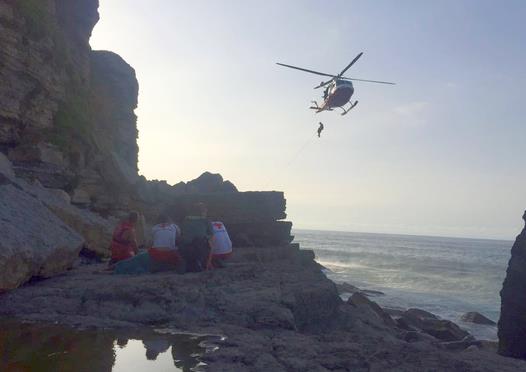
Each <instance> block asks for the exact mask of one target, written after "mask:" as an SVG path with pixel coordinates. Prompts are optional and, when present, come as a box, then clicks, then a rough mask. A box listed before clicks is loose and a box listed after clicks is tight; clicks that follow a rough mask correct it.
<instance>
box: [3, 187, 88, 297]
mask: <svg viewBox="0 0 526 372" xmlns="http://www.w3.org/2000/svg"><path fill="white" fill-rule="evenodd" d="M0 220H2V223H1V224H0V236H1V239H0V291H5V290H9V289H13V288H16V287H18V286H20V285H21V284H22V283H24V282H26V281H28V280H29V279H31V277H34V276H37V277H50V276H52V275H55V274H58V273H61V272H63V271H64V270H66V269H68V268H69V267H71V265H72V264H73V262H74V261H75V259H76V258H77V256H78V253H79V251H80V249H81V248H82V245H83V244H84V239H83V238H82V237H81V236H80V235H79V234H77V233H76V232H75V231H73V230H72V229H71V228H70V227H69V226H67V225H66V224H64V223H63V222H62V221H61V220H60V219H59V218H58V217H57V216H55V215H54V214H53V213H52V212H51V211H50V210H49V209H48V208H46V206H44V204H43V203H41V202H40V201H39V200H38V199H37V198H35V197H33V196H31V195H29V194H28V193H26V192H24V191H23V190H21V189H20V188H18V187H16V185H15V184H13V183H4V184H2V185H0Z"/></svg>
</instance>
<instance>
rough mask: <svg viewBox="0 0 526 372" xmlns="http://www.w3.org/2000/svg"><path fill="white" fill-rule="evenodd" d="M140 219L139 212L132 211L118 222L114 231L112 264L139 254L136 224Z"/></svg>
mask: <svg viewBox="0 0 526 372" xmlns="http://www.w3.org/2000/svg"><path fill="white" fill-rule="evenodd" d="M138 219H139V214H138V213H137V212H130V214H129V215H128V217H127V218H126V219H125V220H124V221H122V222H121V223H120V224H118V225H117V227H116V228H115V230H114V231H113V237H112V240H111V260H110V265H112V264H114V263H116V262H118V261H122V260H125V259H127V258H131V257H133V256H135V255H136V254H137V251H138V248H137V237H136V235H135V225H136V224H137V220H138Z"/></svg>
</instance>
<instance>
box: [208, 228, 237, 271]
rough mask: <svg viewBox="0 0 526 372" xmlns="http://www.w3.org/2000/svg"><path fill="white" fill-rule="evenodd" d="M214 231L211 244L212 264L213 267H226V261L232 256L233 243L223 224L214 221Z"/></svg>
mask: <svg viewBox="0 0 526 372" xmlns="http://www.w3.org/2000/svg"><path fill="white" fill-rule="evenodd" d="M212 229H213V232H214V238H213V239H212V242H211V246H212V251H211V253H212V254H211V256H210V258H211V262H210V263H211V266H212V267H224V261H225V260H226V259H228V258H229V257H230V256H231V255H232V241H231V240H230V236H229V235H228V231H227V230H226V227H225V224H224V223H223V222H221V221H213V222H212Z"/></svg>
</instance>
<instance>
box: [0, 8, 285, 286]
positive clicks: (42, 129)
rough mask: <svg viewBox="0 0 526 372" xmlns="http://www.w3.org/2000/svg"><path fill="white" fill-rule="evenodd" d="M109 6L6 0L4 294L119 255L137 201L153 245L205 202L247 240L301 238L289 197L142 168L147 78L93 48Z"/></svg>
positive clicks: (0, 176)
mask: <svg viewBox="0 0 526 372" xmlns="http://www.w3.org/2000/svg"><path fill="white" fill-rule="evenodd" d="M97 9H98V0H19V1H14V0H0V57H1V58H0V81H1V84H0V180H1V182H0V193H1V195H0V198H1V200H2V203H3V204H2V206H3V209H2V211H1V213H2V218H3V223H2V224H1V225H0V234H1V235H2V236H4V237H6V238H4V240H3V242H2V243H1V245H0V291H1V290H5V289H9V288H13V287H16V286H18V285H20V284H21V283H23V282H25V281H27V280H29V279H30V278H31V277H33V276H39V277H47V276H51V275H54V274H56V273H59V272H62V271H63V270H65V269H67V268H68V267H70V266H71V265H72V263H73V261H74V259H75V257H77V255H78V253H79V251H80V250H81V249H82V248H86V249H88V250H90V251H92V252H95V253H96V254H97V255H100V256H107V255H108V254H109V242H110V237H111V231H112V227H113V226H114V225H115V223H116V221H117V219H119V218H121V217H122V216H123V215H125V214H126V213H127V212H128V211H129V210H131V209H133V210H138V211H139V212H141V213H142V214H143V215H144V217H145V219H143V221H145V223H144V224H141V228H140V229H139V230H140V235H141V243H142V244H147V243H148V239H147V236H146V235H147V234H145V233H144V231H145V229H146V228H147V226H148V224H149V223H151V222H152V221H154V220H155V219H156V218H157V216H158V215H159V214H160V213H161V212H167V213H169V214H172V215H173V216H174V217H178V216H180V214H181V213H184V212H185V211H186V210H187V209H188V206H189V205H190V204H192V203H195V202H196V201H204V202H206V203H208V204H209V206H210V212H211V217H212V218H214V219H219V220H222V221H223V222H224V223H225V224H226V225H227V227H228V228H229V230H230V232H231V234H232V236H233V238H234V239H233V240H234V244H236V245H240V244H243V245H269V244H274V245H275V244H286V243H288V242H290V240H291V239H292V238H291V236H290V229H291V223H289V222H282V221H279V220H282V219H284V218H285V199H284V196H283V193H278V192H271V193H263V192H259V193H251V192H248V193H243V192H238V190H237V189H236V187H235V186H234V185H233V184H232V183H231V182H229V181H225V180H223V178H222V177H221V175H218V174H211V173H208V172H205V173H203V174H202V175H201V176H200V177H199V178H197V179H195V180H193V181H190V182H187V183H184V182H180V183H178V184H177V185H175V186H171V185H168V184H167V183H166V182H164V181H148V180H146V179H145V178H144V177H142V176H139V175H138V169H137V160H138V146H137V136H138V131H137V124H136V121H137V117H136V115H135V113H134V110H135V108H136V107H137V97H138V90H139V85H138V82H137V79H136V77H135V71H134V70H133V68H132V67H131V66H129V65H128V64H127V63H126V62H125V61H124V60H123V59H122V58H121V57H120V56H118V55H116V54H114V53H112V52H107V51H92V50H91V48H90V45H89V38H90V35H91V32H92V29H93V27H94V26H95V24H96V23H97V21H98V19H99V15H98V11H97ZM57 229H58V230H57ZM33 230H37V231H36V232H35V233H33V235H32V236H31V237H29V235H31V234H30V232H31V231H33ZM51 231H55V232H56V233H53V234H49V232H51ZM14 263H16V265H15V264H14ZM15 266H16V267H15ZM14 271H16V272H14Z"/></svg>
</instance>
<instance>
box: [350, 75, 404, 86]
mask: <svg viewBox="0 0 526 372" xmlns="http://www.w3.org/2000/svg"><path fill="white" fill-rule="evenodd" d="M340 79H343V80H353V81H364V82H366V83H378V84H390V85H396V83H391V82H389V81H378V80H365V79H355V78H348V77H345V76H342V77H340Z"/></svg>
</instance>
